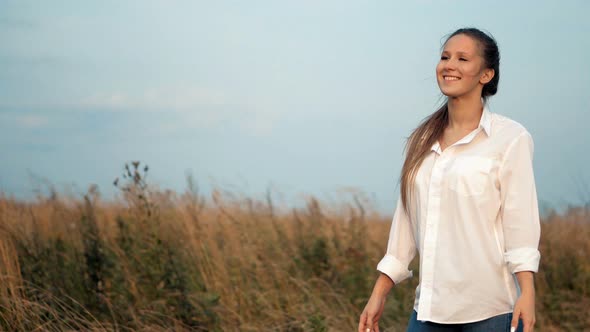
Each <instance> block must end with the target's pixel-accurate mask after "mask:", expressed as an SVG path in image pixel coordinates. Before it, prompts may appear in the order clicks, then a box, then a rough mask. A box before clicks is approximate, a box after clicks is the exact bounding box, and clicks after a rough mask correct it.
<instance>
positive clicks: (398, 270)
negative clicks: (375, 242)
mask: <svg viewBox="0 0 590 332" xmlns="http://www.w3.org/2000/svg"><path fill="white" fill-rule="evenodd" d="M377 270H378V271H380V272H383V273H385V274H386V275H387V276H388V277H389V278H390V279H391V280H392V281H393V282H394V283H395V284H398V283H400V282H401V281H403V280H405V279H407V278H410V277H412V271H409V270H408V268H407V266H405V265H404V264H402V263H401V262H400V261H399V260H398V259H397V258H395V257H394V256H392V255H385V256H384V257H383V258H382V259H381V261H380V262H379V264H377Z"/></svg>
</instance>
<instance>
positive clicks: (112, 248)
mask: <svg viewBox="0 0 590 332" xmlns="http://www.w3.org/2000/svg"><path fill="white" fill-rule="evenodd" d="M147 170H148V169H147V167H144V166H142V165H140V164H139V163H138V162H133V163H130V164H128V165H126V168H125V173H124V174H123V177H122V178H121V179H118V180H116V182H115V185H116V186H117V188H119V190H120V191H119V193H120V195H119V197H120V199H119V200H117V201H115V202H112V201H110V202H107V201H103V200H102V199H101V195H100V193H99V191H98V189H97V187H96V186H91V187H90V188H89V189H88V190H87V192H86V193H85V194H83V195H82V196H81V197H73V196H65V195H62V194H58V193H57V192H56V191H51V192H50V193H49V194H46V195H39V196H38V197H37V199H36V200H35V201H32V202H29V201H19V200H16V199H13V198H11V197H8V196H7V195H5V194H0V330H2V331H290V332H297V331H354V330H355V329H356V325H357V322H358V317H359V314H360V313H361V311H362V309H363V307H364V305H365V303H366V301H367V299H368V296H369V295H370V293H371V289H372V286H373V283H374V281H375V279H376V277H377V276H378V273H379V272H378V271H376V270H375V267H376V264H377V262H378V261H379V259H380V258H381V257H382V256H383V254H384V250H385V246H386V242H387V236H388V233H389V226H390V221H391V220H390V218H391V217H390V216H385V215H382V214H380V213H377V212H375V211H373V209H371V208H370V204H368V203H367V202H368V201H367V200H366V199H365V198H364V197H363V195H362V194H358V193H357V194H350V198H349V199H346V200H343V201H342V202H340V203H330V204H327V203H322V202H320V201H319V200H318V199H316V198H314V197H308V199H307V201H306V204H305V206H301V207H288V206H282V205H281V204H278V203H277V202H276V201H275V200H274V198H273V195H272V194H271V193H270V192H269V193H268V195H266V197H264V198H262V199H254V198H252V197H247V196H245V195H240V194H237V193H235V192H230V191H225V190H221V189H215V190H214V191H213V192H212V194H211V195H208V196H204V195H202V194H200V193H199V190H198V187H197V185H196V184H195V183H194V181H193V179H192V178H191V177H188V178H187V183H188V185H187V190H186V191H185V192H184V193H180V194H178V193H175V192H171V191H167V190H159V189H156V188H155V187H154V186H151V185H148V183H147V182H146V178H145V176H146V174H147ZM589 239H590V206H581V207H571V208H569V209H568V210H567V211H565V212H563V213H560V214H557V213H554V212H553V213H549V214H548V215H547V216H546V217H544V218H543V220H542V241H541V247H540V250H541V253H542V260H541V267H540V272H539V273H538V274H537V275H536V277H535V278H536V279H535V283H536V289H537V325H536V330H537V331H588V330H590V314H589V310H590V309H588V308H590V260H589V257H590V241H589ZM411 268H412V269H413V270H414V272H415V275H417V273H418V266H417V260H415V261H414V262H413V263H412V266H411ZM417 281H418V280H417V277H414V278H412V279H410V280H408V281H404V282H403V283H400V284H399V285H397V286H396V287H395V288H394V289H393V290H392V292H391V293H390V295H389V297H388V300H387V303H386V308H385V313H384V316H383V317H382V319H381V331H405V329H404V327H403V326H404V325H405V323H406V321H407V319H408V317H409V314H410V310H411V308H412V303H413V299H414V288H415V287H416V284H417ZM474 305H477V303H474Z"/></svg>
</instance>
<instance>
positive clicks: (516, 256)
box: [504, 248, 541, 273]
mask: <svg viewBox="0 0 590 332" xmlns="http://www.w3.org/2000/svg"><path fill="white" fill-rule="evenodd" d="M540 260H541V253H540V252H539V250H537V249H536V248H517V249H512V250H508V251H506V252H505V253H504V261H505V262H506V263H508V269H509V270H510V272H511V273H516V272H520V271H532V272H535V273H536V272H537V271H538V270H539V261H540Z"/></svg>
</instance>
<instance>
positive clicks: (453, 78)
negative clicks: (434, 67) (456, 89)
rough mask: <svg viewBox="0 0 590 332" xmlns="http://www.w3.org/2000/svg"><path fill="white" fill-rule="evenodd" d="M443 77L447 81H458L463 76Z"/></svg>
mask: <svg viewBox="0 0 590 332" xmlns="http://www.w3.org/2000/svg"><path fill="white" fill-rule="evenodd" d="M443 79H444V80H445V81H458V80H460V79H461V78H460V77H457V76H443Z"/></svg>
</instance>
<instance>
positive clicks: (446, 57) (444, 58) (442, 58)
mask: <svg viewBox="0 0 590 332" xmlns="http://www.w3.org/2000/svg"><path fill="white" fill-rule="evenodd" d="M448 58H449V57H448V56H445V55H443V56H441V57H440V59H441V60H447V59H448Z"/></svg>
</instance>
